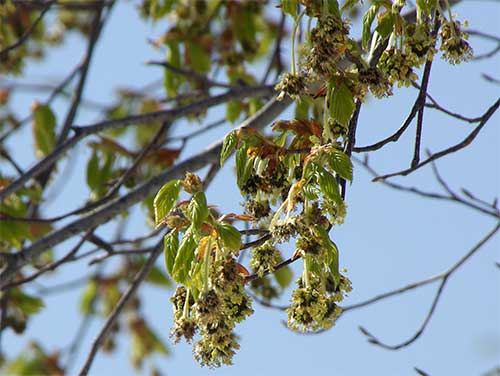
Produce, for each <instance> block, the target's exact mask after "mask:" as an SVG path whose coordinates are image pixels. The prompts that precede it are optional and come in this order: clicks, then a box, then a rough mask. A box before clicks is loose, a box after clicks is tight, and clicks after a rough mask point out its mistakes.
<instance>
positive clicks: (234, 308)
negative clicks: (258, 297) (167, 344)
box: [171, 256, 253, 367]
mask: <svg viewBox="0 0 500 376" xmlns="http://www.w3.org/2000/svg"><path fill="white" fill-rule="evenodd" d="M244 281H245V280H244V276H243V274H242V273H241V272H240V270H239V268H238V264H237V262H236V261H235V260H234V259H233V257H232V256H227V257H222V258H221V259H218V260H216V261H215V262H214V264H213V265H211V267H210V288H209V289H207V290H206V291H202V292H200V293H199V294H198V296H197V298H196V299H194V298H193V297H192V296H191V295H190V293H189V290H187V289H186V288H185V287H183V286H180V287H178V288H177V290H176V292H175V294H174V296H173V297H172V298H171V301H172V304H173V308H174V327H173V329H172V334H171V336H172V337H173V340H174V342H179V341H180V339H181V338H185V339H186V341H187V342H191V341H192V339H193V337H194V335H195V334H196V332H198V333H199V335H200V337H201V339H200V340H199V341H197V342H196V343H195V344H194V346H193V352H194V355H195V358H196V360H197V361H198V362H200V364H201V365H206V366H209V367H220V366H221V365H222V364H231V363H232V358H233V356H234V354H235V351H236V350H237V349H238V348H239V344H238V342H237V336H236V335H235V334H234V332H233V330H234V327H235V325H236V323H239V322H241V321H243V320H244V319H245V318H246V317H247V316H249V315H251V314H252V313H253V309H252V308H251V299H250V297H249V296H248V294H247V293H246V292H245V290H244Z"/></svg>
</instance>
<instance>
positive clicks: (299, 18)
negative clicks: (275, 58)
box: [291, 9, 306, 74]
mask: <svg viewBox="0 0 500 376" xmlns="http://www.w3.org/2000/svg"><path fill="white" fill-rule="evenodd" d="M305 13H306V10H305V9H304V10H303V11H302V12H300V14H299V16H298V17H297V19H296V20H295V24H294V25H293V31H292V67H291V70H292V74H295V39H296V35H297V29H298V27H299V25H300V20H301V19H302V16H304V14H305Z"/></svg>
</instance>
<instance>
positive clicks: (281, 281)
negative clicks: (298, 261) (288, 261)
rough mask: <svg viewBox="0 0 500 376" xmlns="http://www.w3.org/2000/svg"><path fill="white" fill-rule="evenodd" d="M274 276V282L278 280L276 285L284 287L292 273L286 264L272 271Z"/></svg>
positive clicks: (290, 278)
mask: <svg viewBox="0 0 500 376" xmlns="http://www.w3.org/2000/svg"><path fill="white" fill-rule="evenodd" d="M274 278H275V279H276V282H278V285H280V287H281V288H282V289H285V288H287V287H288V285H290V282H292V279H293V273H292V271H291V270H290V268H289V267H288V266H285V267H284V268H281V269H279V270H276V271H275V272H274Z"/></svg>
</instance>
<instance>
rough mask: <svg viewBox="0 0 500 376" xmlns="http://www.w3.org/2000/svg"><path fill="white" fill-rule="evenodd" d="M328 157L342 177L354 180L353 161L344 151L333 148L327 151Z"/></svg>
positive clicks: (331, 164) (333, 168)
mask: <svg viewBox="0 0 500 376" xmlns="http://www.w3.org/2000/svg"><path fill="white" fill-rule="evenodd" d="M326 157H327V161H328V164H329V165H330V167H331V169H332V170H333V171H335V172H336V173H337V174H339V175H340V176H341V177H342V178H344V179H346V180H349V181H352V162H351V160H350V159H349V157H348V156H347V155H346V154H345V153H344V152H342V151H340V150H339V149H336V148H331V149H329V150H328V151H327V152H326Z"/></svg>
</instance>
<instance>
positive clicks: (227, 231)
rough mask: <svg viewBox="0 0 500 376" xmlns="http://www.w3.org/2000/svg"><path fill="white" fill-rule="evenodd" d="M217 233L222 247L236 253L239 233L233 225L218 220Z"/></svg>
mask: <svg viewBox="0 0 500 376" xmlns="http://www.w3.org/2000/svg"><path fill="white" fill-rule="evenodd" d="M217 233H218V234H219V238H220V240H221V243H222V246H223V247H224V248H227V249H230V250H231V251H233V252H236V253H237V252H238V251H239V250H240V246H241V234H240V232H239V231H238V230H237V229H236V228H235V227H234V226H232V225H230V224H229V223H224V222H218V223H217Z"/></svg>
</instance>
